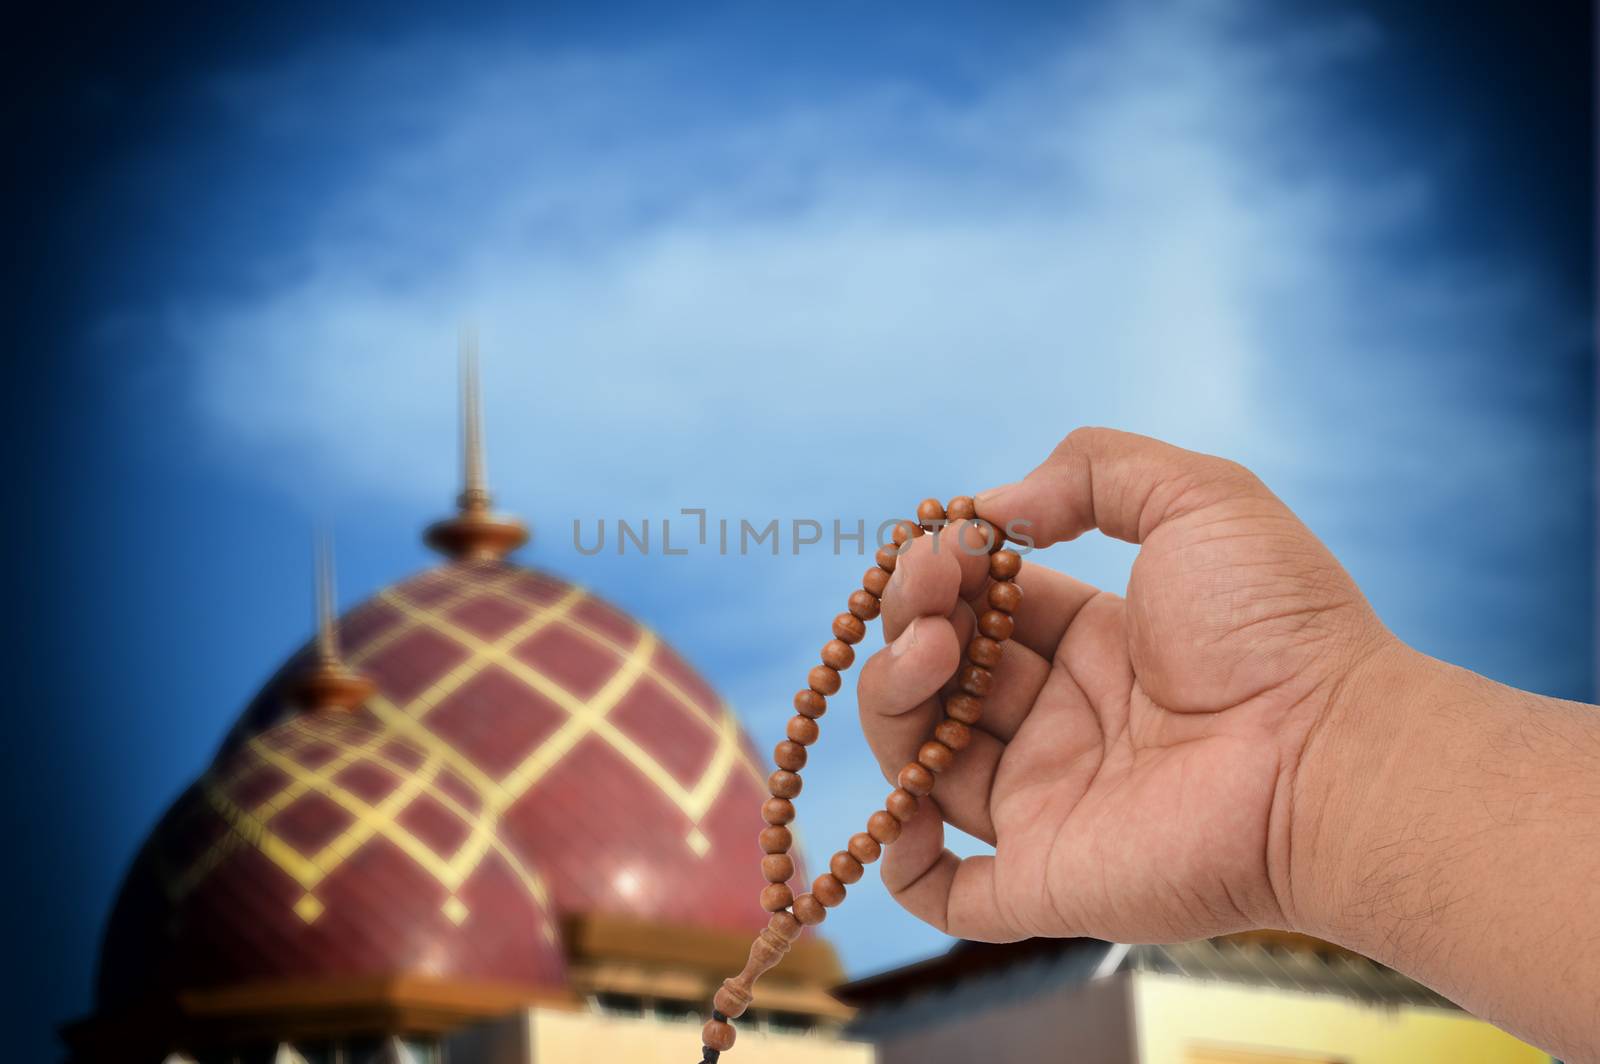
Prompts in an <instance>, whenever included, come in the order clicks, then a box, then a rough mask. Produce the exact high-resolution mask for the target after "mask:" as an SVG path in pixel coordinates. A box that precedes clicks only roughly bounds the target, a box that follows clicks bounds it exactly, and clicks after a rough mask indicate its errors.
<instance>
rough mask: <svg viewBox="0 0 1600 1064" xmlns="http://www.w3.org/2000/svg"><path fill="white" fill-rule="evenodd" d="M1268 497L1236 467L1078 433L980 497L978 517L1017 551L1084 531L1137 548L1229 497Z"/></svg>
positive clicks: (1157, 444)
mask: <svg viewBox="0 0 1600 1064" xmlns="http://www.w3.org/2000/svg"><path fill="white" fill-rule="evenodd" d="M1242 496H1255V497H1259V498H1262V499H1272V498H1273V496H1272V493H1271V492H1269V491H1268V490H1267V488H1266V486H1265V485H1263V484H1262V483H1261V481H1260V480H1258V479H1257V478H1256V476H1255V475H1254V474H1253V473H1251V472H1250V471H1249V470H1247V469H1245V468H1244V467H1243V466H1241V465H1239V464H1238V463H1236V462H1230V461H1228V460H1226V459H1223V458H1215V457H1213V456H1211V455H1206V454H1200V453H1198V452H1196V451H1186V450H1184V449H1183V448H1181V447H1174V446H1172V445H1171V444H1168V443H1162V442H1161V441H1160V440H1153V439H1151V438H1150V437H1148V436H1138V435H1135V434H1133V433H1131V432H1118V431H1116V430H1114V429H1100V428H1085V429H1078V430H1076V431H1074V432H1073V433H1072V434H1071V435H1069V436H1068V437H1067V438H1066V439H1064V440H1062V441H1061V443H1060V444H1059V445H1058V446H1057V447H1056V449H1055V450H1054V451H1053V452H1051V454H1050V457H1049V458H1046V459H1045V460H1044V462H1043V463H1042V464H1040V465H1039V467H1038V468H1037V469H1035V470H1034V471H1033V472H1031V473H1029V474H1028V475H1027V476H1026V477H1024V478H1023V479H1022V480H1019V481H1017V482H1016V483H1014V484H1006V485H1003V486H1001V487H998V488H991V489H990V490H988V491H985V492H980V493H979V494H978V496H977V499H976V500H975V501H976V505H977V510H978V516H979V517H981V518H983V519H984V520H985V521H988V522H989V523H991V524H993V525H994V526H996V527H997V528H999V529H1000V530H1001V531H1002V532H1004V533H1005V534H1006V537H1007V538H1008V539H1010V540H1012V541H1014V542H1017V543H1020V544H1021V545H1023V546H1025V547H1047V546H1049V545H1050V544H1052V543H1059V542H1061V541H1063V540H1069V539H1076V538H1077V537H1078V536H1081V535H1082V534H1083V533H1085V532H1087V531H1088V530H1089V529H1091V528H1097V529H1099V530H1100V531H1101V532H1103V533H1105V534H1106V535H1108V536H1112V537H1114V538H1116V539H1121V540H1126V541H1128V542H1129V543H1142V542H1144V540H1145V538H1146V537H1147V536H1149V535H1150V533H1151V532H1153V531H1154V530H1155V529H1156V528H1157V527H1159V526H1160V525H1161V524H1163V523H1164V522H1166V521H1170V520H1172V519H1173V518H1175V517H1178V516H1180V515H1182V514H1185V513H1192V512H1193V511H1195V510H1198V509H1202V508H1204V507H1207V506H1211V505H1214V504H1216V503H1218V502H1222V501H1225V500H1227V499H1230V498H1236V497H1242Z"/></svg>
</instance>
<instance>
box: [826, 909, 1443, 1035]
mask: <svg viewBox="0 0 1600 1064" xmlns="http://www.w3.org/2000/svg"><path fill="white" fill-rule="evenodd" d="M1129 971H1143V972H1160V973H1165V974H1170V975H1177V976H1183V977H1187V978H1191V979H1208V980H1216V981H1219V982H1229V983H1240V984H1245V985H1250V986H1267V987H1274V988H1277V989H1282V990H1295V991H1300V992H1304V993H1318V994H1335V995H1339V996H1342V997H1349V998H1355V999H1358V1000H1361V1001H1364V1002H1368V1003H1371V1004H1385V1005H1400V1004H1408V1005H1422V1006H1430V1007H1435V1008H1455V1006H1454V1005H1453V1004H1451V1002H1450V1001H1449V1000H1447V999H1446V998H1444V997H1441V996H1440V995H1439V994H1436V993H1434V992H1433V991H1432V990H1429V989H1428V988H1427V987H1425V986H1423V985H1421V984H1420V983H1417V982H1416V981H1414V980H1412V979H1410V978H1408V977H1406V976H1404V975H1402V974H1400V973H1399V972H1396V971H1394V970H1393V969H1391V968H1388V967H1385V966H1384V965H1382V964H1379V963H1378V962H1376V961H1372V960H1368V959H1367V958H1365V957H1362V956H1359V955H1357V954H1355V953H1351V952H1349V951H1348V950H1345V949H1341V948H1340V947H1338V946H1334V945H1330V944H1329V943H1326V942H1321V941H1318V940H1316V939H1313V938H1309V937H1307V936H1304V935H1295V934H1290V933H1287V932H1277V931H1263V932H1248V933H1244V934H1239V935H1227V936H1223V937H1221V938H1214V939H1202V940H1200V941H1196V942H1184V943H1177V944H1173V945H1138V946H1126V945H1119V944H1117V943H1112V942H1104V941H1101V940H1099V939H1092V938H1062V939H1050V938H1033V939H1024V940H1022V941H1020V942H1010V943H1001V944H994V943H981V942H957V943H956V944H955V945H953V946H952V947H951V948H950V949H949V951H947V952H946V953H943V954H941V955H939V956H937V957H932V958H929V959H928V960H925V961H920V962H917V963H915V964H910V965H906V966H905V967H901V968H895V969H892V970H890V971H887V972H882V973H879V974H877V975H872V976H868V977H867V978H864V979H859V980H857V981H855V982H852V983H847V984H845V985H844V986H842V987H839V988H838V989H837V990H835V991H834V994H835V996H836V997H837V998H838V999H839V1000H840V1001H842V1002H844V1003H845V1004H847V1005H850V1006H853V1007H855V1008H857V1009H859V1010H860V1013H859V1015H858V1016H857V1018H856V1021H855V1024H854V1025H853V1029H854V1030H856V1031H857V1032H858V1033H861V1034H864V1035H867V1036H869V1037H881V1036H883V1035H886V1034H889V1033H892V1032H893V1031H896V1030H915V1029H918V1028H919V1027H922V1026H926V1025H928V1024H930V1023H938V1022H941V1021H943V1020H945V1019H948V1018H950V1017H953V1016H956V1015H970V1014H973V1013H976V1012H982V1011H984V1010H986V1009H989V1008H992V1007H997V1006H999V1005H1002V1004H1013V1003H1015V1002H1017V1001H1020V1000H1023V999H1026V998H1027V997H1029V996H1032V995H1035V994H1044V993H1047V992H1049V991H1052V990H1056V989H1059V988H1062V987H1070V986H1073V985H1075V984H1080V983H1084V982H1087V981H1089V980H1091V979H1094V978H1097V977H1100V976H1106V975H1112V974H1115V973H1117V972H1129Z"/></svg>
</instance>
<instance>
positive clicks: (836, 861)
mask: <svg viewBox="0 0 1600 1064" xmlns="http://www.w3.org/2000/svg"><path fill="white" fill-rule="evenodd" d="M828 871H830V872H832V873H833V875H834V878H835V879H837V880H838V881H839V882H841V883H844V884H850V883H854V882H856V881H857V880H858V879H860V878H861V873H862V868H861V862H860V861H858V860H856V859H855V858H854V857H851V856H850V855H849V854H848V853H846V852H845V851H844V850H840V851H839V852H838V853H836V854H834V855H833V858H832V860H830V861H829V862H828Z"/></svg>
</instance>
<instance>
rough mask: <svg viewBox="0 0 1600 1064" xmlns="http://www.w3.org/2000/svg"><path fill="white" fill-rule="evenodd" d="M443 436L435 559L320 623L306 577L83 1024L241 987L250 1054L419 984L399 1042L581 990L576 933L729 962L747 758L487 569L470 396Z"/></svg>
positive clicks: (654, 652)
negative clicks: (346, 1004)
mask: <svg viewBox="0 0 1600 1064" xmlns="http://www.w3.org/2000/svg"><path fill="white" fill-rule="evenodd" d="M472 385H473V389H475V381H474V382H472ZM465 421H466V425H467V428H468V433H467V447H466V451H467V476H466V484H467V487H466V490H465V491H464V492H463V493H462V496H461V500H460V511H459V513H458V514H457V515H456V516H454V517H452V518H449V519H448V520H446V521H442V522H439V523H438V524H436V525H434V526H432V528H430V529H429V533H428V540H429V542H430V543H431V544H432V545H434V546H435V547H437V548H438V549H439V550H441V551H442V552H443V553H445V554H446V555H447V556H448V558H449V560H448V561H447V562H446V563H445V564H443V565H440V566H438V567H435V568H432V569H429V570H426V571H424V572H422V573H420V574H418V575H415V576H413V577H411V578H409V579H406V580H403V581H401V582H400V583H397V584H394V585H392V586H390V587H387V588H384V589H383V590H381V591H379V592H378V593H377V594H375V595H373V596H372V597H371V598H369V599H368V600H366V601H365V602H363V603H361V604H360V605H358V606H356V607H354V608H353V609H351V610H350V611H349V612H347V613H346V614H344V615H343V616H342V617H337V618H336V617H335V616H334V614H333V609H332V594H331V590H330V589H331V572H324V573H320V574H319V587H320V588H321V589H322V590H321V592H320V593H319V631H318V636H317V638H316V639H314V640H313V641H312V642H311V643H309V644H308V645H307V646H306V647H304V648H302V649H301V650H300V651H299V652H297V653H296V654H295V655H293V656H292V657H291V658H290V660H289V661H288V662H287V663H285V664H284V665H283V667H282V668H280V669H279V670H278V671H277V672H276V674H274V675H273V677H272V678H271V679H270V680H269V681H268V682H267V683H266V685H265V686H264V687H263V688H262V690H261V692H260V693H259V694H258V695H257V696H256V697H255V698H254V699H253V700H252V701H251V702H250V703H249V704H248V706H247V707H246V708H245V710H244V712H243V714H242V715H241V716H240V718H239V720H238V721H237V723H236V724H235V725H234V727H233V728H232V729H231V731H230V732H229V734H228V736H227V738H226V739H225V740H224V742H223V744H222V747H221V750H220V751H219V753H218V754H217V756H216V758H215V760H214V761H213V763H212V764H211V766H210V767H209V768H207V769H206V771H205V772H204V773H203V774H202V775H201V777H200V778H199V779H198V780H196V781H195V783H194V784H193V785H192V786H191V787H190V788H189V789H188V790H187V791H186V792H184V794H183V795H182V796H181V797H180V798H179V799H178V801H177V802H176V803H175V804H174V806H173V807H172V808H171V810H169V812H168V813H167V815H166V816H165V817H164V818H163V819H162V821H161V822H160V823H159V824H158V825H157V827H156V829H155V830H154V831H153V832H152V834H151V835H150V837H149V839H148V840H147V842H146V844H145V846H144V847H143V849H142V851H141V852H140V854H139V856H138V857H137V858H136V860H135V862H134V865H133V868H132V870H131V871H130V873H129V875H128V877H127V879H126V880H125V882H124V884H123V886H122V890H121V893H120V895H119V897H118V900H117V902H116V904H115V906H114V908H113V911H112V915H111V920H110V923H109V926H108V930H107V932H106V936H105V939H104V943H103V947H102V951H101V958H100V971H99V981H98V999H99V1000H98V1010H97V1011H98V1012H99V1013H100V1015H101V1016H102V1017H115V1016H135V1017H141V1016H144V1015H146V1014H148V1013H149V1009H150V1003H151V1002H162V1001H164V1002H169V1003H170V1002H174V1001H175V1002H177V1003H178V1004H177V1008H178V1013H179V1014H181V1015H179V1016H178V1018H177V1019H175V1020H174V1021H173V1024H175V1025H178V1026H174V1027H173V1028H172V1029H178V1027H179V1026H181V1027H182V1028H183V1029H185V1030H197V1029H200V1028H197V1027H196V1026H195V1025H196V1024H198V1023H201V1021H203V1020H204V1017H203V1016H199V1017H197V1014H196V1009H197V1008H201V1006H197V1005H196V1004H195V1002H196V1001H201V1000H202V999H204V1000H203V1001H202V1005H203V1007H204V1008H205V1009H212V1008H215V1009H219V1010H223V1009H225V1007H226V1008H234V1005H237V1004H238V1001H240V1000H244V999H242V998H238V994H239V993H241V991H238V989H237V988H254V989H253V990H251V991H250V993H249V994H248V995H247V997H248V1002H247V1003H248V1005H249V1008H250V1009H251V1010H253V1012H252V1013H251V1014H252V1015H253V1016H261V1015H266V1016H267V1017H268V1019H267V1020H263V1021H262V1022H263V1023H264V1024H266V1025H267V1026H265V1027H264V1028H263V1029H264V1030H270V1031H272V1032H277V1031H279V1029H280V1028H281V1027H282V1024H281V1023H280V1022H279V1019H272V1018H271V1017H272V1016H276V1015H278V1014H280V1013H284V1014H286V1013H287V1012H289V1011H295V1010H297V1011H295V1015H296V1017H297V1018H296V1020H295V1024H296V1025H298V1026H296V1029H300V1028H302V1027H304V1028H305V1029H314V1024H312V1026H307V1024H311V1021H309V1020H306V1017H307V1016H312V1015H314V1014H318V1013H317V1012H316V1010H318V1009H320V1008H322V1006H323V1003H324V1002H325V1001H327V1000H331V999H333V998H338V999H339V1000H345V998H349V999H350V1000H355V998H361V1000H362V1001H364V1002H367V1003H368V1004H370V1005H371V1006H372V1009H378V1010H380V1011H379V1012H374V1011H372V1009H369V1010H368V1011H367V1012H365V1013H362V1014H361V1015H360V1017H358V1018H357V1019H352V1020H349V1022H348V1023H347V1024H346V1025H347V1026H359V1025H360V1024H369V1025H370V1024H372V1023H375V1022H377V1021H375V1020H373V1018H372V1017H373V1016H379V1015H380V1012H381V1010H383V1009H389V1010H391V1011H392V1009H393V1008H394V1007H396V1006H395V998H396V994H398V993H400V992H399V991H396V990H395V989H394V988H395V987H396V986H397V985H399V984H397V982H396V981H397V980H400V981H404V980H408V979H411V980H416V979H420V980H424V981H430V980H431V982H430V983H429V984H428V985H429V986H432V987H434V988H435V991H437V988H438V987H439V986H444V987H445V989H444V990H443V991H438V992H433V991H430V993H433V996H432V997H431V998H428V999H427V1000H426V1001H424V1002H423V1004H422V1005H421V1006H418V1008H419V1009H422V1010H423V1013H426V1014H425V1015H423V1016H422V1019H421V1020H418V1021H417V1024H418V1025H420V1026H423V1027H426V1026H427V1024H428V1023H432V1022H433V1019H432V1016H433V1013H432V1012H428V1011H427V1010H433V1011H434V1012H437V1011H439V1010H440V1009H445V1010H448V1009H456V1011H457V1012H460V1011H461V1010H460V1009H457V1008H456V1004H452V1003H459V1002H460V1001H463V1000H467V999H468V998H470V999H471V1000H472V1001H473V1002H475V1003H476V1002H481V1003H482V1005H481V1009H480V1011H484V1012H487V1011H488V1010H490V1009H492V1008H505V1007H507V1003H508V1002H511V1001H513V1000H538V999H540V998H541V997H545V998H551V999H564V1000H571V999H572V997H573V995H574V993H578V994H582V993H584V992H585V991H583V990H581V989H575V988H581V987H582V986H585V985H589V986H593V985H595V983H594V980H593V979H590V976H589V974H582V973H579V974H575V973H574V972H573V971H569V968H570V963H578V961H574V960H573V958H574V957H575V956H578V955H579V954H581V955H582V956H581V957H579V960H581V961H582V962H583V963H589V961H590V960H591V959H592V957H591V956H590V953H586V952H585V950H590V951H591V952H592V949H593V948H598V947H592V942H593V941H595V936H596V935H601V936H602V937H603V936H604V935H605V934H611V933H614V932H617V931H618V930H619V929H620V933H622V934H623V937H624V938H625V939H626V938H628V937H629V936H632V937H633V939H635V940H637V938H638V935H637V931H636V929H640V928H642V929H645V931H646V934H645V938H646V939H648V938H649V930H650V929H652V928H654V929H677V930H682V929H689V930H693V929H700V931H703V932H704V933H705V934H706V935H709V936H711V938H712V939H716V940H717V941H719V942H720V941H721V940H722V939H727V940H728V941H729V942H731V943H733V945H734V946H738V943H740V942H746V943H747V942H748V941H749V936H750V935H752V934H754V933H756V932H758V931H759V930H760V929H761V928H762V927H764V926H766V923H767V920H768V914H767V913H766V912H764V911H762V910H761V908H760V906H759V905H758V903H757V899H758V897H759V895H760V893H761V888H762V887H763V886H764V885H765V880H764V879H763V877H762V874H761V871H760V856H761V852H760V847H759V844H758V842H757V837H758V834H759V832H760V830H761V828H762V827H763V824H762V821H761V816H760V806H761V803H762V800H763V799H764V798H765V797H766V786H765V774H764V772H763V770H762V769H761V767H760V764H761V759H760V758H758V757H756V756H755V754H754V751H753V749H752V747H751V745H750V742H749V740H748V738H747V736H746V735H745V733H744V731H743V730H742V729H741V727H740V726H739V723H738V721H737V719H736V718H735V716H734V715H733V713H732V711H731V709H730V708H729V707H728V706H727V705H726V704H725V703H724V702H723V701H722V700H721V699H720V698H719V697H718V696H717V694H716V692H715V691H714V690H713V689H712V687H711V686H710V684H708V683H707V682H706V681H705V680H704V679H703V678H702V677H701V676H700V675H699V674H698V673H697V672H696V671H695V670H694V669H693V668H692V667H691V666H689V665H688V664H687V663H686V662H685V661H684V660H683V659H682V658H681V657H679V655H678V654H676V653H675V652H674V651H673V650H672V648H671V647H669V646H668V645H667V644H666V643H665V642H664V641H663V640H662V639H661V638H660V637H659V636H657V635H656V634H655V633H654V632H652V631H651V630H650V629H649V628H647V627H645V626H643V625H641V624H640V623H638V622H637V621H636V620H634V619H633V618H631V617H629V616H628V615H627V614H626V613H624V612H623V611H622V610H620V609H618V608H617V607H615V606H613V605H611V604H609V603H607V602H605V601H604V600H602V599H600V598H599V597H597V596H595V595H593V594H591V593H589V592H588V591H586V590H584V589H583V588H581V587H577V586H575V585H573V584H570V583H567V582H565V581H562V580H560V579H557V578H556V577H554V576H551V575H549V574H546V573H543V572H540V571H537V570H533V569H528V568H523V567H521V566H518V565H514V564H512V563H510V562H508V561H506V560H505V557H504V555H505V554H506V553H507V552H508V551H509V550H511V549H513V548H515V547H516V546H518V545H520V544H521V543H522V542H523V541H524V540H525V539H526V531H525V530H524V529H523V528H522V526H521V525H520V523H518V522H516V521H514V520H512V519H509V518H505V517H502V516H500V515H497V514H495V513H493V512H492V511H491V510H490V508H489V499H488V493H487V491H486V490H485V489H484V488H483V479H482V462H481V454H480V451H479V448H478V445H477V439H476V422H477V411H476V395H475V390H473V391H469V393H468V406H467V416H466V419H465ZM801 874H803V873H801ZM596 920H600V921H602V922H605V921H609V923H604V926H603V927H601V928H600V929H598V930H597V925H596V924H595V922H594V921H596ZM585 921H587V923H586V922H585ZM607 929H609V930H607ZM629 929H635V930H629ZM568 939H571V941H567V940H568ZM696 941H702V942H709V941H710V939H702V940H696ZM808 941H810V936H808ZM575 943H576V944H577V945H576V946H575ZM585 943H589V944H590V945H585ZM802 945H804V943H802ZM651 948H654V947H651ZM718 948H722V947H720V946H719V947H718ZM738 948H739V949H741V950H742V948H743V947H742V946H738ZM574 949H576V951H577V952H576V953H574ZM813 949H814V951H817V952H818V956H819V957H821V958H822V961H821V962H820V967H819V968H818V969H817V970H818V971H819V972H821V973H823V975H827V974H830V973H833V972H835V971H836V969H837V963H836V961H834V960H833V959H832V953H831V951H829V950H827V949H826V947H825V945H823V944H822V943H820V942H816V943H814V945H813ZM569 962H570V963H569ZM716 963H718V964H721V963H723V960H722V959H721V958H720V955H719V957H718V960H717V962H716ZM585 972H587V969H585ZM591 974H592V973H591ZM818 978H821V976H819V977H818ZM586 980H587V982H586ZM373 987H379V988H380V989H381V992H380V990H373V989H372V988H373ZM263 988H264V989H263ZM328 988H333V989H328ZM363 988H366V989H363ZM461 988H472V989H471V993H470V994H468V993H466V992H465V991H463V990H462V989H461ZM486 988H488V989H486ZM496 988H498V989H496ZM587 992H590V993H592V992H593V991H592V990H591V991H587ZM698 992H699V991H698V990H696V993H698ZM230 994H232V995H234V998H228V995H230ZM207 995H209V996H207ZM218 995H221V997H220V998H219V997H218ZM341 995H343V997H341ZM362 995H366V996H365V997H362ZM401 996H403V995H401ZM563 996H564V997H563ZM235 999H237V1000H235ZM291 999H292V1000H291ZM218 1001H221V1002H222V1004H217V1002H218ZM228 1001H233V1002H234V1005H229V1004H228ZM241 1007H242V1006H241ZM472 1007H473V1008H474V1009H479V1008H480V1006H479V1005H478V1004H474V1005H473V1006H472ZM274 1010H275V1011H274ZM347 1011H348V1010H347ZM416 1011H417V1010H415V1009H414V1010H413V1012H416ZM237 1014H238V1008H234V1012H233V1013H232V1014H230V1015H234V1016H235V1018H234V1019H233V1020H230V1021H229V1022H230V1023H233V1024H234V1025H235V1026H237V1024H238V1022H239V1021H238V1019H237ZM382 1015H387V1013H382ZM380 1018H381V1016H380ZM413 1018H414V1017H413ZM280 1019H281V1017H280ZM269 1020H270V1023H269V1022H268V1021H269ZM139 1022H140V1023H143V1022H144V1021H143V1020H140V1021H139ZM251 1022H254V1021H251ZM385 1022H387V1021H385ZM408 1022H409V1021H408ZM271 1023H278V1024H279V1027H272V1026H271ZM122 1029H123V1028H120V1027H116V1026H115V1025H110V1026H108V1025H106V1024H99V1025H97V1024H95V1023H90V1024H87V1025H86V1026H85V1027H84V1030H85V1031H87V1032H88V1033H86V1034H81V1035H78V1036H75V1037H77V1038H78V1039H79V1040H80V1041H83V1044H84V1045H88V1042H87V1041H84V1040H86V1039H89V1038H90V1037H91V1036H93V1037H96V1038H100V1039H102V1040H105V1039H112V1040H113V1041H114V1039H115V1038H118V1037H122V1036H121V1035H120V1034H117V1033H116V1032H117V1031H120V1030H122ZM103 1032H111V1033H103ZM202 1033H204V1032H202ZM69 1037H74V1036H72V1035H70V1034H69ZM160 1037H162V1038H168V1040H169V1042H170V1038H169V1036H168V1035H165V1034H161V1035H160ZM107 1054H109V1055H110V1056H111V1057H115V1051H114V1047H113V1050H104V1049H101V1048H94V1047H90V1048H88V1049H85V1050H83V1055H84V1058H85V1059H89V1058H91V1057H92V1058H94V1059H100V1057H101V1056H102V1055H107Z"/></svg>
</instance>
